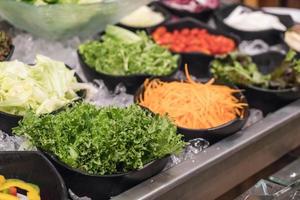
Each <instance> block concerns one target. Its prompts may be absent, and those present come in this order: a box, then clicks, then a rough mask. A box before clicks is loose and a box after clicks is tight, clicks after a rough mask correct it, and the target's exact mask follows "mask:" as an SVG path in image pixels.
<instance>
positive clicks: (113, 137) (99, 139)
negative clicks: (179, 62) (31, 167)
mask: <svg viewBox="0 0 300 200" xmlns="http://www.w3.org/2000/svg"><path fill="white" fill-rule="evenodd" d="M13 132H14V133H15V134H17V135H24V136H26V137H27V138H28V139H29V140H30V141H31V142H32V143H33V144H34V145H36V146H37V147H39V148H41V149H43V150H45V151H47V152H49V153H53V154H54V155H56V156H57V158H58V159H59V160H61V161H62V162H64V163H66V164H67V165H69V166H70V167H73V168H76V169H80V170H82V171H84V172H87V173H89V174H94V175H108V174H116V173H121V172H128V171H132V170H136V169H140V168H142V167H143V166H144V165H146V164H147V163H149V162H151V161H153V160H156V159H159V158H163V157H164V156H166V155H169V154H172V153H178V152H180V151H181V150H182V148H183V146H184V142H182V141H181V135H177V134H176V126H174V125H173V124H172V123H171V122H170V121H169V120H168V118H167V117H160V116H153V115H152V114H151V113H149V112H147V111H145V110H143V109H141V108H140V107H139V106H137V105H132V106H130V107H127V108H116V107H104V108H98V107H96V106H95V105H91V104H86V103H76V104H74V105H73V106H72V107H71V108H67V109H66V110H65V111H61V112H59V113H58V114H55V115H54V114H47V115H42V116H36V115H34V114H32V113H29V114H28V115H25V117H24V119H23V121H22V122H21V124H20V126H19V127H17V128H15V129H14V130H13Z"/></svg>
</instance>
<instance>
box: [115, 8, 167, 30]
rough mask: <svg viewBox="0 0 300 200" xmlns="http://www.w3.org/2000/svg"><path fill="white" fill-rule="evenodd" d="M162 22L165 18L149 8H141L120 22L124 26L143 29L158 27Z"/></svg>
mask: <svg viewBox="0 0 300 200" xmlns="http://www.w3.org/2000/svg"><path fill="white" fill-rule="evenodd" d="M164 20H165V17H164V15H163V14H162V13H160V12H156V11H154V10H153V9H152V8H150V7H149V6H142V7H140V8H138V9H137V10H135V11H134V12H132V13H130V14H129V15H127V16H126V17H124V18H123V19H121V21H120V22H121V24H124V25H126V26H131V27H136V28H140V27H142V28H144V27H151V26H155V25H158V24H160V23H162V22H163V21H164Z"/></svg>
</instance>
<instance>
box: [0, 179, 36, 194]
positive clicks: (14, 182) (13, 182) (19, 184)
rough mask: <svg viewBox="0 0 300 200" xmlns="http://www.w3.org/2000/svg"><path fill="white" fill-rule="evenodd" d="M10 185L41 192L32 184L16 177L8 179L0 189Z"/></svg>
mask: <svg viewBox="0 0 300 200" xmlns="http://www.w3.org/2000/svg"><path fill="white" fill-rule="evenodd" d="M10 187H17V188H20V189H23V190H26V191H28V192H30V191H33V192H36V193H39V191H37V190H36V189H35V188H34V187H32V185H30V184H27V183H25V182H24V181H21V180H16V179H7V180H6V182H5V183H4V184H2V185H1V186H0V191H3V190H6V189H9V188H10Z"/></svg>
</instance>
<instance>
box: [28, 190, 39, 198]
mask: <svg viewBox="0 0 300 200" xmlns="http://www.w3.org/2000/svg"><path fill="white" fill-rule="evenodd" d="M27 197H28V200H41V197H40V195H39V194H38V193H35V192H32V191H30V192H27Z"/></svg>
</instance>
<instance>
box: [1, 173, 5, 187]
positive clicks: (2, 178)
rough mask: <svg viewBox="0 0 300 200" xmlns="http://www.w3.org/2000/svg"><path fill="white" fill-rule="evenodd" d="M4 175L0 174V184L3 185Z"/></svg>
mask: <svg viewBox="0 0 300 200" xmlns="http://www.w3.org/2000/svg"><path fill="white" fill-rule="evenodd" d="M5 181H6V180H5V177H4V176H2V175H0V186H1V185H3V184H4V183H5Z"/></svg>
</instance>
